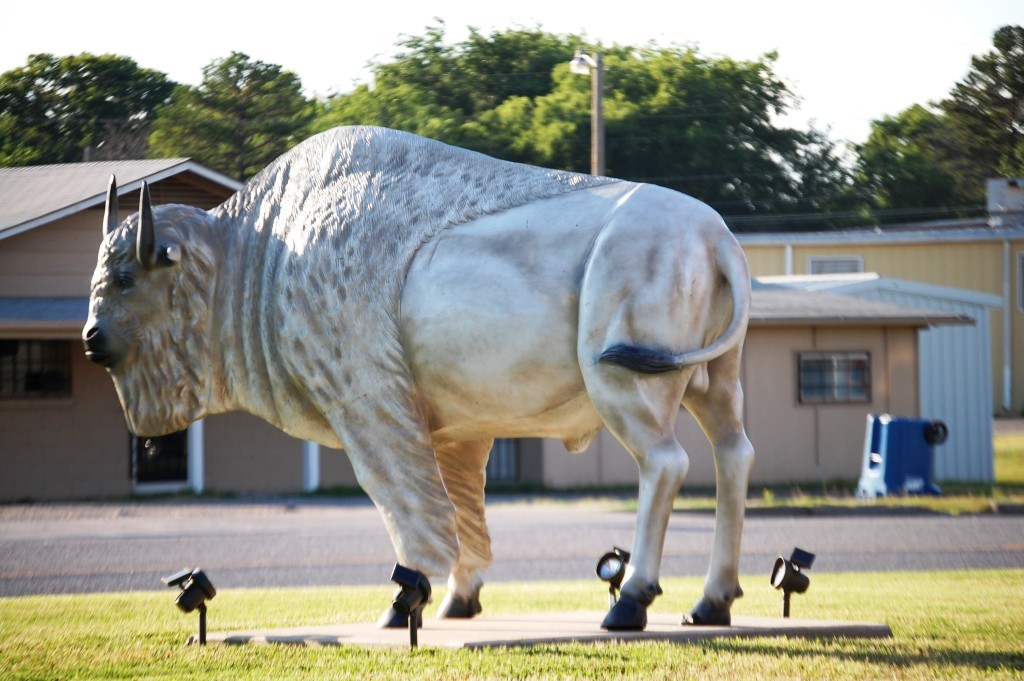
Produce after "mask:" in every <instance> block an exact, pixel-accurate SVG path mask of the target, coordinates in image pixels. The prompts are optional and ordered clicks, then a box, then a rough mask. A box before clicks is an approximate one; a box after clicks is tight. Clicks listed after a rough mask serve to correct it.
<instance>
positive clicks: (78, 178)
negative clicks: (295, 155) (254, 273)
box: [0, 158, 242, 239]
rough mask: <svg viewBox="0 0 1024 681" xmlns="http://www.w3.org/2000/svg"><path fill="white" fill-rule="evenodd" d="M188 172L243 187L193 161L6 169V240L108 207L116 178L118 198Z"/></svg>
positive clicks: (1, 235) (0, 198) (2, 207)
mask: <svg viewBox="0 0 1024 681" xmlns="http://www.w3.org/2000/svg"><path fill="white" fill-rule="evenodd" d="M183 172H191V173H194V174H196V175H198V176H200V177H202V178H205V179H207V180H210V181H211V182H216V183H218V184H221V185H223V186H224V187H227V188H229V189H230V190H231V191H238V190H239V189H240V188H241V187H242V185H241V183H240V182H237V181H235V180H232V179H231V178H229V177H226V176H224V175H221V174H220V173H217V172H214V171H212V170H210V169H209V168H205V167H204V166H201V165H199V164H198V163H196V162H195V161H192V160H190V159H187V158H169V159H157V160H147V161H101V162H97V163H62V164H58V165H43V166H26V167H21V168H0V239H5V238H7V237H10V236H14V235H15V234H20V233H22V232H26V231H28V230H30V229H33V228H35V227H38V226H40V225H44V224H47V223H49V222H53V221H54V220H58V219H60V218H62V217H66V216H68V215H71V214H73V213H77V212H78V211H80V210H84V209H86V208H92V207H95V206H100V205H103V203H104V201H105V200H106V192H105V191H104V188H105V187H106V186H107V181H108V180H109V179H110V176H111V175H116V176H117V183H118V187H117V193H118V195H122V194H128V193H130V192H133V191H136V190H138V189H139V187H140V186H142V182H143V180H145V181H148V182H150V183H153V182H157V181H159V180H163V179H166V178H168V177H172V176H174V175H177V174H179V173H183ZM97 189H100V191H99V192H97V191H96V190H97Z"/></svg>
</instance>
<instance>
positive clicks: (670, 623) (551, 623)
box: [189, 612, 892, 648]
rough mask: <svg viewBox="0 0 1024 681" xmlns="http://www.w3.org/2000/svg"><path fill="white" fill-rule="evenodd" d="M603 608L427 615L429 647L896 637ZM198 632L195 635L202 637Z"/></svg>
mask: <svg viewBox="0 0 1024 681" xmlns="http://www.w3.org/2000/svg"><path fill="white" fill-rule="evenodd" d="M603 618H604V613H603V612H571V613H544V614H538V615H514V616H513V615H509V616H506V617H478V618H475V619H471V620H424V622H423V627H422V628H421V629H420V630H419V633H418V638H419V645H420V646H421V647H433V648H494V647H510V646H532V645H538V644H550V643H573V642H575V643H602V642H618V641H623V642H629V641H669V642H672V643H695V642H699V641H705V640H708V639H713V638H754V637H797V638H823V639H824V638H891V637H892V630H891V629H889V626H888V625H886V624H871V623H865V622H832V621H827V620H798V619H783V618H781V617H779V618H769V617H734V618H733V625H732V626H731V627H695V626H683V625H680V621H681V619H682V616H681V615H670V614H652V615H650V616H649V618H648V624H647V629H646V630H644V631H617V632H608V631H605V630H604V629H601V627H600V623H601V620H602V619H603ZM196 639H197V637H196V636H193V637H192V638H190V639H189V643H190V644H191V643H195V642H196ZM207 643H209V644H228V645H244V644H278V645H299V646H343V645H360V646H402V647H408V645H409V631H408V630H407V629H378V628H377V627H376V625H375V624H373V623H364V624H337V625H327V626H312V627H292V628H288V629H265V630H259V631H230V632H211V633H209V634H208V635H207Z"/></svg>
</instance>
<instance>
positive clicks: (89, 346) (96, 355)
mask: <svg viewBox="0 0 1024 681" xmlns="http://www.w3.org/2000/svg"><path fill="white" fill-rule="evenodd" d="M82 344H83V345H84V346H85V357H86V359H88V360H89V361H90V362H95V363H96V364H99V365H100V366H104V367H110V366H113V365H114V363H115V362H116V361H117V358H116V357H115V356H114V354H113V353H112V352H111V351H110V346H109V344H108V342H107V336H106V334H104V333H103V330H102V329H100V327H98V326H92V327H90V328H88V329H86V330H85V333H84V334H82Z"/></svg>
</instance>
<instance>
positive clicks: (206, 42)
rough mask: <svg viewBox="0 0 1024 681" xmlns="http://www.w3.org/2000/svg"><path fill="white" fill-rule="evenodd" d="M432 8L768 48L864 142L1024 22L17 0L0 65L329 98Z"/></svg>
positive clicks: (848, 7)
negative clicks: (115, 62) (62, 61)
mask: <svg viewBox="0 0 1024 681" xmlns="http://www.w3.org/2000/svg"><path fill="white" fill-rule="evenodd" d="M585 8H589V9H585ZM435 17H437V18H441V19H443V20H444V22H445V24H446V26H447V36H448V37H449V39H451V40H452V41H453V42H454V41H458V40H461V39H463V38H465V36H466V35H467V32H466V27H467V26H474V27H476V28H478V29H480V30H482V31H483V32H484V33H485V34H489V33H491V32H493V31H502V30H505V29H509V28H527V29H535V28H540V29H541V30H544V31H547V32H550V33H556V34H569V33H574V34H581V35H584V36H586V37H587V38H588V39H590V40H594V41H601V42H604V43H605V44H612V43H618V44H621V45H633V46H639V45H644V44H647V43H648V42H652V41H653V42H655V43H657V44H660V45H695V46H696V47H697V48H698V49H699V50H700V51H701V52H702V53H704V54H706V55H724V56H728V57H732V58H734V59H756V58H758V57H759V56H761V55H762V54H764V53H765V52H768V51H771V50H775V51H777V52H778V54H779V59H778V61H777V63H776V74H777V75H778V76H779V77H781V78H782V79H783V80H785V81H786V82H787V83H788V84H789V85H790V87H791V89H792V90H793V91H794V92H795V93H796V94H797V95H798V96H799V97H800V98H801V99H802V103H801V108H800V110H799V111H796V112H794V115H793V119H792V120H791V121H790V124H791V125H795V126H800V127H802V126H803V125H805V124H806V123H807V122H808V121H813V122H814V124H815V125H816V126H817V127H818V128H821V129H830V130H831V133H832V136H833V137H834V138H836V139H838V140H852V141H858V142H859V141H863V139H864V138H865V137H866V135H867V132H868V129H869V123H870V121H871V120H873V119H877V118H880V117H881V116H884V115H887V114H896V113H898V112H899V111H901V110H903V109H905V108H906V107H908V106H910V105H911V104H915V103H925V102H928V101H932V100H937V99H941V98H943V97H945V96H946V95H947V94H948V93H949V91H950V89H951V88H952V87H953V85H954V84H955V83H956V82H957V81H958V80H960V79H962V78H963V76H964V75H965V74H966V73H967V70H968V69H969V67H970V58H971V56H973V55H979V54H983V53H985V52H988V51H990V50H991V49H992V33H993V32H994V31H995V30H996V29H997V28H999V27H1000V26H1004V25H1007V24H1015V25H1024V1H1022V0H926V1H921V0H857V1H855V2H849V1H847V2H836V1H832V2H830V1H829V0H813V1H812V0H775V1H774V2H769V1H766V0H756V1H755V0H725V1H722V0H717V1H710V2H703V3H699V4H698V3H694V2H686V1H685V0H674V1H672V0H668V2H666V0H658V1H657V2H650V1H648V0H632V1H630V2H616V3H611V2H604V1H601V0H590V1H589V2H587V1H585V0H572V1H571V2H562V3H559V2H554V1H552V0H508V1H505V2H491V1H489V0H484V1H479V0H478V1H471V0H433V1H432V2H423V1H422V0H417V1H415V2H413V1H411V0H391V1H387V0H385V1H383V2H379V3H377V2H372V1H368V0H356V2H345V1H341V2H333V3H332V2H324V1H323V0H283V1H282V2H280V3H277V4H273V5H272V4H270V3H267V2H263V1H261V0H247V1H246V2H238V1H226V0H204V1H200V0H177V1H176V2H170V3H158V2H154V3H148V2H147V3H145V4H141V5H137V4H135V3H113V4H110V3H97V2H82V0H50V2H13V3H9V4H8V5H7V6H5V8H4V9H3V11H2V13H0V28H2V30H0V34H2V36H3V37H2V39H0V72H2V71H7V70H9V69H12V68H16V67H18V66H22V65H24V64H25V62H26V60H27V59H28V56H29V55H30V54H34V53H39V52H49V53H52V54H56V55H61V56H63V55H68V54H78V53H80V52H91V53H94V54H105V53H113V54H119V55H125V56H129V57H131V58H133V59H135V61H136V62H137V63H138V64H139V65H140V66H142V67H146V68H151V69H156V70H158V71H163V72H164V73H166V74H167V75H168V76H169V77H170V78H172V79H173V80H175V81H177V82H181V83H190V84H198V83H199V82H200V80H201V78H202V72H201V70H202V68H203V66H205V65H207V64H209V63H210V62H211V61H213V60H214V59H218V58H221V57H226V56H227V55H229V54H230V53H231V52H232V51H239V52H244V53H246V54H248V55H249V56H250V57H251V58H252V59H257V60H260V61H264V62H268V63H273V64H279V65H281V66H283V67H285V68H287V69H289V70H291V71H294V72H295V73H296V74H298V76H299V77H300V78H301V79H302V82H303V85H304V86H305V87H306V89H307V94H319V95H326V94H330V93H332V92H345V91H348V90H350V89H351V88H352V86H353V84H356V83H360V82H367V80H368V74H369V71H368V69H367V68H366V66H367V63H368V62H370V61H371V60H375V59H376V60H384V61H386V60H387V58H388V56H389V55H390V54H392V53H393V52H394V51H395V43H396V42H397V41H398V39H399V38H400V36H402V35H415V36H420V35H423V34H425V32H426V31H425V29H426V27H427V26H428V25H432V24H433V23H434V19H435Z"/></svg>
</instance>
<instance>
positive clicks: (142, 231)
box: [135, 182, 157, 270]
mask: <svg viewBox="0 0 1024 681" xmlns="http://www.w3.org/2000/svg"><path fill="white" fill-rule="evenodd" d="M154 231H155V230H154V228H153V205H152V202H151V201H150V198H149V183H148V182H143V183H142V191H141V192H140V195H139V234H138V238H137V239H136V242H135V257H136V258H138V260H139V264H140V265H142V266H143V267H144V268H146V269H147V270H148V269H152V268H153V267H155V266H156V264H157V254H156V239H155V237H154V235H153V234H154Z"/></svg>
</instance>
